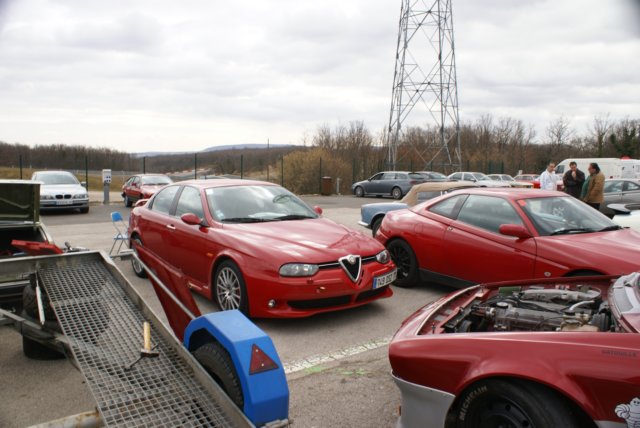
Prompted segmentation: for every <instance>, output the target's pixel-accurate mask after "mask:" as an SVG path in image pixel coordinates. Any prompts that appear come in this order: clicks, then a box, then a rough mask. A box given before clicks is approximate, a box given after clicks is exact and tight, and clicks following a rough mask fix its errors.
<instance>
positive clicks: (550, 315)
mask: <svg viewBox="0 0 640 428" xmlns="http://www.w3.org/2000/svg"><path fill="white" fill-rule="evenodd" d="M607 288H609V290H606V289H605V290H604V291H603V290H602V289H601V288H599V287H596V286H590V285H587V284H579V283H577V284H566V285H562V284H558V285H555V286H554V287H548V286H547V287H545V286H542V285H541V286H535V285H533V286H528V287H518V286H516V287H501V288H497V289H496V290H492V293H491V294H489V295H487V294H485V295H484V297H480V298H476V299H474V300H473V301H472V302H471V303H470V304H468V305H466V306H462V307H459V310H458V313H457V314H456V315H455V316H453V317H451V318H450V319H449V320H448V321H447V322H446V323H445V324H444V325H443V326H442V327H443V333H468V332H486V331H495V332H499V331H561V332H568V331H576V332H605V331H608V332H620V331H625V329H624V328H623V327H622V326H621V325H620V323H619V322H618V321H619V318H620V315H621V314H622V313H625V312H638V311H640V299H639V296H640V273H639V272H636V273H634V274H631V275H626V276H622V277H620V278H619V279H618V280H617V281H616V282H615V283H614V284H613V285H612V286H610V287H607ZM606 291H608V293H607V292H606ZM481 294H482V293H478V295H481Z"/></svg>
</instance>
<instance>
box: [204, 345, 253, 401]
mask: <svg viewBox="0 0 640 428" xmlns="http://www.w3.org/2000/svg"><path fill="white" fill-rule="evenodd" d="M193 356H194V357H195V358H196V360H198V362H199V363H200V364H201V365H202V367H204V369H205V370H206V371H207V373H209V376H211V377H212V378H213V380H215V381H216V383H217V384H218V385H220V387H221V388H222V389H223V390H224V392H226V393H227V395H228V396H229V398H231V401H233V402H234V403H235V405H236V406H238V408H239V409H240V410H242V408H243V407H244V397H243V395H242V387H241V386H240V379H239V378H238V374H237V372H236V369H235V367H234V366H233V362H232V361H231V357H230V356H229V353H228V352H227V350H226V349H224V348H223V347H222V346H221V345H220V344H219V343H217V342H209V343H205V344H204V345H202V346H201V347H199V348H198V349H196V350H195V351H194V352H193Z"/></svg>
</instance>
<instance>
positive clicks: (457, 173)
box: [451, 172, 462, 180]
mask: <svg viewBox="0 0 640 428" xmlns="http://www.w3.org/2000/svg"><path fill="white" fill-rule="evenodd" d="M461 178H462V174H461V173H459V172H456V173H455V174H453V175H452V176H451V179H452V180H460V179H461Z"/></svg>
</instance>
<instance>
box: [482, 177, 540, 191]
mask: <svg viewBox="0 0 640 428" xmlns="http://www.w3.org/2000/svg"><path fill="white" fill-rule="evenodd" d="M487 177H489V178H490V179H492V180H495V181H502V182H504V183H507V184H508V185H509V186H511V187H525V188H526V187H533V183H525V182H523V181H517V180H516V179H515V178H513V177H512V176H510V175H509V174H489V175H487Z"/></svg>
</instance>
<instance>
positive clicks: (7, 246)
mask: <svg viewBox="0 0 640 428" xmlns="http://www.w3.org/2000/svg"><path fill="white" fill-rule="evenodd" d="M39 207H40V183H38V182H36V181H28V180H0V258H5V257H20V256H23V255H26V254H25V253H24V251H23V249H22V248H20V247H19V246H16V242H15V241H23V242H30V243H33V242H39V243H45V244H47V243H49V244H53V239H52V238H51V235H50V234H49V232H48V231H47V228H46V227H45V225H44V224H43V223H42V222H41V221H40V209H39ZM28 282H29V281H28V279H27V280H26V281H18V282H16V281H13V280H10V281H9V282H7V281H6V279H5V278H1V277H0V307H2V308H4V309H8V310H10V309H15V308H19V307H20V306H21V305H22V290H23V289H24V287H25V285H26V284H27V283H28Z"/></svg>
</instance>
